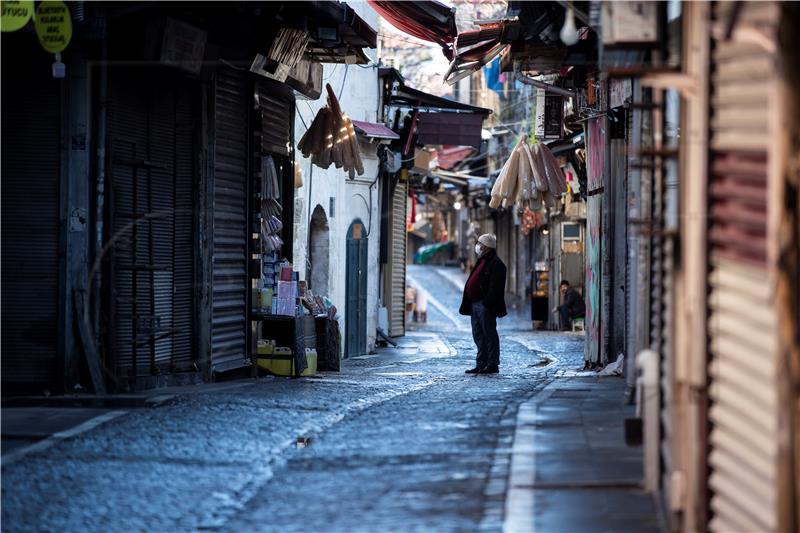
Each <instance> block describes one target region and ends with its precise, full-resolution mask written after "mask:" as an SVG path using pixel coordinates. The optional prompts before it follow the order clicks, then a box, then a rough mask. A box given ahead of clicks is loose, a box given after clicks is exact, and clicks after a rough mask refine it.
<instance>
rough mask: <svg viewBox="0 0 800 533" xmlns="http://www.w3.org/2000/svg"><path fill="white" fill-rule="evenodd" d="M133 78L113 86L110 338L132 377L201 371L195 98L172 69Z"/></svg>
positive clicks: (117, 74)
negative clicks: (198, 363)
mask: <svg viewBox="0 0 800 533" xmlns="http://www.w3.org/2000/svg"><path fill="white" fill-rule="evenodd" d="M133 74H134V75H131V74H130V73H127V72H123V71H121V70H120V71H112V72H111V73H110V81H109V97H110V99H109V117H108V118H109V126H108V130H109V140H108V153H109V172H108V184H109V191H108V194H109V196H108V202H107V205H108V208H109V211H108V217H109V226H110V231H111V235H110V236H109V238H111V239H112V240H113V247H112V249H111V265H110V282H111V293H110V298H109V305H110V309H111V312H110V317H111V318H110V321H111V323H110V328H109V330H108V331H109V338H110V345H111V348H112V350H113V358H114V365H113V366H114V367H115V370H116V373H117V375H118V376H119V377H121V378H123V380H124V379H135V378H137V377H144V376H150V375H156V374H160V373H166V372H170V371H177V370H193V369H195V367H194V362H195V359H196V355H195V353H194V347H195V336H194V316H195V312H194V309H195V301H194V294H195V290H194V234H195V233H194V220H195V216H194V215H195V213H194V205H195V202H194V175H195V170H194V165H195V163H194V162H195V155H196V152H195V146H194V143H195V126H196V116H197V112H196V99H195V92H194V91H193V86H192V85H190V84H189V83H188V82H185V81H183V80H181V79H179V78H177V77H171V76H169V77H166V76H165V75H164V73H163V72H159V74H158V75H152V74H151V75H145V74H146V73H143V72H136V73H133ZM144 79H147V80H149V83H147V84H145V83H143V82H142V81H141V80H144Z"/></svg>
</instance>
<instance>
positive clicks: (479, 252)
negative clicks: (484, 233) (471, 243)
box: [475, 244, 481, 255]
mask: <svg viewBox="0 0 800 533" xmlns="http://www.w3.org/2000/svg"><path fill="white" fill-rule="evenodd" d="M475 255H481V245H480V244H476V245H475Z"/></svg>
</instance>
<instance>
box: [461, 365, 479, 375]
mask: <svg viewBox="0 0 800 533" xmlns="http://www.w3.org/2000/svg"><path fill="white" fill-rule="evenodd" d="M480 371H481V368H479V367H477V366H476V367H475V368H470V369H469V370H466V371H465V372H464V373H465V374H479V373H480Z"/></svg>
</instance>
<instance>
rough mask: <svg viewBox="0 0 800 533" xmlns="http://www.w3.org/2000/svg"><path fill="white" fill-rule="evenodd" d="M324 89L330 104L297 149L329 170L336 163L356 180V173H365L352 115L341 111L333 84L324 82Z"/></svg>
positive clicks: (319, 114)
mask: <svg viewBox="0 0 800 533" xmlns="http://www.w3.org/2000/svg"><path fill="white" fill-rule="evenodd" d="M325 88H326V89H327V91H328V105H327V106H325V107H323V108H322V109H320V110H319V112H318V113H317V116H316V117H314V121H313V122H312V123H311V126H310V127H309V128H308V131H306V133H305V134H304V135H303V138H302V139H300V142H299V143H298V144H297V148H298V149H299V150H300V152H302V154H303V156H304V157H311V162H312V163H313V164H315V165H317V166H318V167H321V168H325V169H327V168H328V167H330V166H331V163H333V164H334V166H335V167H336V168H341V169H343V170H344V171H345V172H347V173H349V175H350V179H353V178H355V174H356V173H357V174H358V175H359V176H360V175H362V174H364V164H363V162H362V161H361V151H360V149H359V147H358V139H356V130H355V128H354V127H353V121H352V120H350V117H348V116H347V115H345V114H344V113H343V112H342V108H341V107H340V106H339V100H338V99H337V98H336V94H335V93H334V92H333V88H332V87H331V85H330V84H329V83H328V84H325Z"/></svg>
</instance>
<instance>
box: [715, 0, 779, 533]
mask: <svg viewBox="0 0 800 533" xmlns="http://www.w3.org/2000/svg"><path fill="white" fill-rule="evenodd" d="M732 8H733V3H720V4H716V5H715V8H714V19H715V20H716V21H717V22H718V23H720V21H727V20H728V19H729V14H730V12H731V9H732ZM779 10H780V6H779V5H778V3H754V2H747V3H744V4H742V6H741V11H740V14H739V17H738V21H737V25H739V26H742V25H745V26H746V25H750V26H753V25H758V26H759V27H761V28H768V27H770V26H772V27H774V25H775V24H776V20H777V17H778V13H779ZM763 31H766V29H765V30H763ZM734 35H735V34H734ZM712 61H713V70H712V72H713V74H712V92H711V108H712V115H711V116H712V120H711V154H710V158H709V160H710V165H711V169H710V190H709V197H710V199H709V203H710V205H709V213H710V222H709V245H710V269H709V277H708V284H709V288H710V293H709V298H708V305H709V311H710V318H709V320H708V334H709V343H710V346H709V348H710V354H711V358H710V364H709V381H710V383H709V385H710V398H711V407H710V413H709V420H710V422H711V430H710V443H709V444H710V445H709V450H710V451H709V458H708V461H709V465H710V467H711V475H710V478H709V488H710V490H711V502H710V507H711V519H710V523H709V529H710V530H711V531H775V530H777V527H778V524H777V464H778V463H777V453H778V448H777V442H776V438H775V435H776V434H777V431H778V417H777V414H778V405H777V404H778V397H777V389H778V387H777V365H776V338H777V333H776V318H777V317H776V316H775V310H774V307H775V305H774V302H773V301H772V297H771V290H770V284H769V282H768V273H767V159H768V158H767V151H768V143H769V139H770V133H769V129H768V122H767V120H768V116H769V107H770V100H769V92H768V91H769V87H770V80H773V79H774V76H775V66H774V61H775V58H774V57H773V55H772V54H770V53H768V52H766V51H765V50H764V49H763V48H762V47H761V46H759V45H757V44H751V43H749V42H743V41H737V40H736V39H733V40H731V41H728V42H725V41H723V40H715V41H713V51H712Z"/></svg>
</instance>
